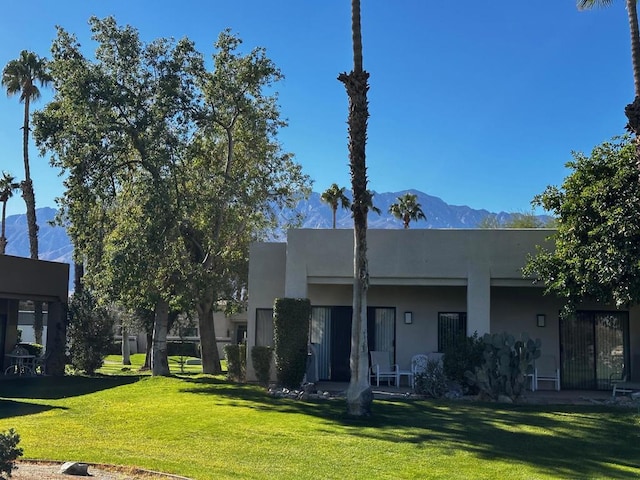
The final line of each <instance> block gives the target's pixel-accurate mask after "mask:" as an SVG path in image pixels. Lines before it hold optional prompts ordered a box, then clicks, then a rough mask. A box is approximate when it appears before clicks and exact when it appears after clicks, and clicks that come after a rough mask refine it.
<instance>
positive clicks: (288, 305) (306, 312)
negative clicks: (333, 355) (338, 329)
mask: <svg viewBox="0 0 640 480" xmlns="http://www.w3.org/2000/svg"><path fill="white" fill-rule="evenodd" d="M310 320H311V302H310V301H309V299H308V298H276V300H275V303H274V305H273V343H274V355H275V361H276V376H277V378H278V385H280V386H281V387H285V388H299V387H300V385H301V384H302V379H303V378H304V374H305V371H306V369H307V342H308V338H309V322H310Z"/></svg>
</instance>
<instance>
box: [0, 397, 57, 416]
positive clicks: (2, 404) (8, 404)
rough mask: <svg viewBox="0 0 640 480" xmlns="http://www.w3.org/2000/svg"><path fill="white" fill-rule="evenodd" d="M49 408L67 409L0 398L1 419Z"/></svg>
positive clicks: (30, 413) (40, 411)
mask: <svg viewBox="0 0 640 480" xmlns="http://www.w3.org/2000/svg"><path fill="white" fill-rule="evenodd" d="M48 410H66V408H64V407H52V406H51V405H40V404H37V403H27V402H14V401H13V400H0V419H3V418H14V417H19V416H22V415H33V414H36V413H42V412H46V411H48Z"/></svg>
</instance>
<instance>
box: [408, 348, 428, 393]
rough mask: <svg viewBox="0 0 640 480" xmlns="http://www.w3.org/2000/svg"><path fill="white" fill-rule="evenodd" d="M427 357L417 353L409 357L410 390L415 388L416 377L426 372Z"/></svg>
mask: <svg viewBox="0 0 640 480" xmlns="http://www.w3.org/2000/svg"><path fill="white" fill-rule="evenodd" d="M428 361H429V356H428V355H425V354H424V353H419V354H417V355H414V356H413V357H411V388H415V386H416V385H415V382H416V380H415V378H416V375H418V374H420V373H424V372H426V371H427V362H428Z"/></svg>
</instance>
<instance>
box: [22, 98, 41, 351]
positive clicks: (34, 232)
mask: <svg viewBox="0 0 640 480" xmlns="http://www.w3.org/2000/svg"><path fill="white" fill-rule="evenodd" d="M30 104H31V102H30V100H29V96H27V97H26V98H25V100H24V122H23V124H22V157H23V159H24V182H22V198H24V203H25V205H26V207H27V228H28V229H29V253H30V254H31V258H33V259H35V260H37V259H38V220H37V219H36V196H35V193H34V191H33V181H32V180H31V169H30V168H29V106H30ZM43 329H44V321H43V318H42V302H34V310H33V333H34V336H35V341H36V343H38V344H40V345H42V331H43Z"/></svg>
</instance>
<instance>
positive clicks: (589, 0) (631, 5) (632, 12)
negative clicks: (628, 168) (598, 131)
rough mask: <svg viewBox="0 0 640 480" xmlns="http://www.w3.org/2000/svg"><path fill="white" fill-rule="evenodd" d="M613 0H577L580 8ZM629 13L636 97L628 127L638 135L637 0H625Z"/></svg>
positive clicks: (628, 108) (639, 51)
mask: <svg viewBox="0 0 640 480" xmlns="http://www.w3.org/2000/svg"><path fill="white" fill-rule="evenodd" d="M612 3H613V0H577V5H578V8H579V9H581V10H583V9H590V8H593V7H608V6H610V5H611V4H612ZM625 4H626V7H627V15H628V17H629V33H630V40H631V64H632V66H633V85H634V90H635V99H634V101H633V102H632V103H630V104H629V105H627V106H626V108H625V111H624V112H625V115H626V116H627V120H628V124H627V128H628V129H629V130H630V131H631V132H633V133H634V134H635V135H636V136H638V134H640V30H639V29H638V5H637V0H625ZM637 142H638V144H637V147H636V148H637V149H638V158H639V163H640V139H638V140H637Z"/></svg>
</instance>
